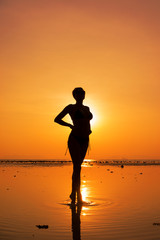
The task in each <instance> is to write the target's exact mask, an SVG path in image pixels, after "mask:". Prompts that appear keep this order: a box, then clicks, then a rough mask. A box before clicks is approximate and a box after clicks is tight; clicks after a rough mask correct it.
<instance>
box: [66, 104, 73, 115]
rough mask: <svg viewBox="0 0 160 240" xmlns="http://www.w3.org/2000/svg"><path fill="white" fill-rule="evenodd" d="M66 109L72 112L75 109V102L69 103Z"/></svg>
mask: <svg viewBox="0 0 160 240" xmlns="http://www.w3.org/2000/svg"><path fill="white" fill-rule="evenodd" d="M65 110H66V111H67V112H69V113H70V112H72V111H73V110H74V104H69V105H67V106H66V107H65Z"/></svg>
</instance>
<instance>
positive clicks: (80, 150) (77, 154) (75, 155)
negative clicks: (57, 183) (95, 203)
mask: <svg viewBox="0 0 160 240" xmlns="http://www.w3.org/2000/svg"><path fill="white" fill-rule="evenodd" d="M68 147H69V152H70V155H71V158H72V162H73V174H72V193H71V195H70V198H71V199H72V201H73V202H75V198H76V193H77V201H79V202H80V201H82V197H81V193H80V182H81V179H80V174H81V164H82V162H83V160H84V157H85V155H86V152H87V148H88V141H83V142H79V141H78V140H77V139H76V138H75V137H74V136H72V135H70V136H69V140H68Z"/></svg>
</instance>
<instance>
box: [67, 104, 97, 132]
mask: <svg viewBox="0 0 160 240" xmlns="http://www.w3.org/2000/svg"><path fill="white" fill-rule="evenodd" d="M69 114H70V116H71V119H72V121H73V125H74V127H73V129H72V134H73V135H75V136H79V137H88V136H89V134H90V133H91V127H90V120H91V119H92V117H93V115H92V113H91V112H90V110H89V108H88V107H87V106H84V105H82V106H80V107H79V106H77V105H76V104H74V105H70V110H69Z"/></svg>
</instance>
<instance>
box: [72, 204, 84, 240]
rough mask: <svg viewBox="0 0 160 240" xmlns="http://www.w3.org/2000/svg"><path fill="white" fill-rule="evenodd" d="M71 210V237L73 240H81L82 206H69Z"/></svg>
mask: <svg viewBox="0 0 160 240" xmlns="http://www.w3.org/2000/svg"><path fill="white" fill-rule="evenodd" d="M71 210H72V236H73V240H81V220H80V215H81V210H82V204H78V205H75V204H73V205H71Z"/></svg>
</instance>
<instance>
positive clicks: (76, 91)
mask: <svg viewBox="0 0 160 240" xmlns="http://www.w3.org/2000/svg"><path fill="white" fill-rule="evenodd" d="M72 94H73V97H74V98H75V96H76V95H77V94H83V95H85V91H84V90H83V88H81V87H77V88H75V89H74V90H73V91H72Z"/></svg>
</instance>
